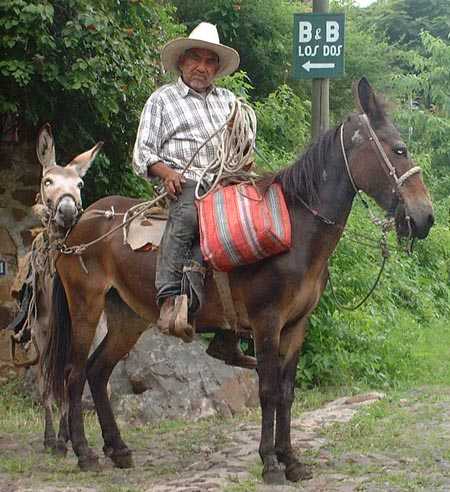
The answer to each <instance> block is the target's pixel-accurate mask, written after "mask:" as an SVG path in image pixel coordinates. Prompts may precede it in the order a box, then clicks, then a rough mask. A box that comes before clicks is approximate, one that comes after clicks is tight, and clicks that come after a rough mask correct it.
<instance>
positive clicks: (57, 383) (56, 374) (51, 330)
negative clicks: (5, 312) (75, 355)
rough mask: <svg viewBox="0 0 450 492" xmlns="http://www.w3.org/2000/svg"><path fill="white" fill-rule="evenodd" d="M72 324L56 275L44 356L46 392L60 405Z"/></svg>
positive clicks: (59, 280)
mask: <svg viewBox="0 0 450 492" xmlns="http://www.w3.org/2000/svg"><path fill="white" fill-rule="evenodd" d="M71 339H72V323H71V320H70V315H69V307H68V304H67V297H66V293H65V291H64V286H63V284H62V282H61V279H60V278H59V275H58V273H57V272H56V273H55V277H54V279H53V291H52V305H51V309H50V322H49V327H48V334H47V341H46V345H45V349H44V351H43V354H42V372H43V374H44V381H45V386H46V390H47V391H49V393H50V394H53V397H54V398H55V400H56V401H57V402H59V403H61V402H62V401H64V393H65V380H66V376H67V373H68V369H69V364H70V346H71Z"/></svg>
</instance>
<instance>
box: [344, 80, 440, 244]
mask: <svg viewBox="0 0 450 492" xmlns="http://www.w3.org/2000/svg"><path fill="white" fill-rule="evenodd" d="M354 97H355V102H356V105H357V107H358V109H359V110H360V113H361V114H360V115H358V116H353V117H351V118H350V119H349V122H348V131H346V140H347V141H348V145H349V149H351V150H350V151H349V164H350V171H351V176H352V178H353V181H354V183H355V185H356V187H357V188H358V189H361V190H363V191H364V192H365V193H367V194H368V195H369V196H371V197H372V198H373V199H374V200H375V201H376V202H377V203H378V205H380V206H381V207H382V208H383V209H384V210H388V209H389V210H390V212H391V213H392V215H393V216H394V218H395V222H396V228H397V232H398V233H399V234H400V235H404V236H408V237H410V238H414V237H417V238H419V239H423V238H425V237H427V235H428V233H429V231H430V228H431V226H432V225H433V223H434V212H433V206H432V204H431V200H430V196H429V194H428V191H427V189H426V187H425V184H424V182H423V181H422V178H421V176H420V169H419V168H418V167H416V166H415V165H414V163H413V161H412V159H411V154H410V153H409V151H408V149H407V147H406V144H405V142H404V141H403V139H402V138H401V136H400V134H399V132H398V131H397V129H396V128H395V126H394V125H393V124H392V123H390V122H389V120H388V118H387V116H386V113H385V111H384V108H383V105H382V104H381V103H380V101H379V100H378V98H377V96H376V95H375V93H374V91H373V89H372V87H371V85H370V84H369V82H368V80H367V79H366V78H364V77H363V78H362V79H361V80H360V81H359V83H358V84H357V85H356V86H355V87H354Z"/></svg>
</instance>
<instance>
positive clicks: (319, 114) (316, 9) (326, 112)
mask: <svg viewBox="0 0 450 492" xmlns="http://www.w3.org/2000/svg"><path fill="white" fill-rule="evenodd" d="M329 10H330V6H329V0H313V13H317V14H320V13H327V12H329ZM311 113H312V114H311V133H312V136H313V138H314V137H316V136H317V135H319V133H321V132H323V131H325V130H327V129H328V127H329V124H330V79H313V81H312V108H311Z"/></svg>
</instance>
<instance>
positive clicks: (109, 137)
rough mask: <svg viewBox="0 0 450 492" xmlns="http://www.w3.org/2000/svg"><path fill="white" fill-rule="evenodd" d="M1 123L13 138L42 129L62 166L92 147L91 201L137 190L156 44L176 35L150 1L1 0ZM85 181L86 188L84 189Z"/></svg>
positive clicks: (156, 78)
mask: <svg viewBox="0 0 450 492" xmlns="http://www.w3.org/2000/svg"><path fill="white" fill-rule="evenodd" d="M0 9H1V20H0V29H1V31H0V53H1V62H0V83H1V86H2V92H1V94H0V114H1V118H2V123H3V125H2V127H4V126H5V122H6V120H11V115H15V117H16V118H18V122H19V133H20V134H21V135H20V136H21V137H22V138H26V132H27V129H30V130H29V132H31V133H32V136H31V137H30V139H31V140H33V139H34V131H35V128H37V127H39V126H40V125H41V124H42V123H44V122H47V121H50V122H51V124H52V127H53V129H54V134H55V140H56V148H57V150H58V151H60V152H61V154H62V155H61V156H60V158H61V160H62V161H64V160H66V159H67V160H68V159H69V157H71V156H73V155H74V154H75V153H77V152H78V151H79V149H80V147H82V146H85V147H86V148H88V147H90V146H92V144H93V143H94V142H95V141H97V140H100V139H103V140H105V142H106V144H105V146H104V148H103V150H102V153H101V155H100V157H99V159H98V161H97V162H96V166H95V169H96V180H95V186H94V188H91V189H90V190H89V189H88V192H87V197H86V198H87V200H85V201H89V198H92V197H93V196H103V195H106V194H111V193H117V192H122V193H126V194H141V193H142V192H143V191H144V189H143V187H142V184H141V183H140V182H139V180H138V179H137V178H136V177H135V176H134V175H133V173H132V172H131V167H130V166H129V164H127V163H129V160H130V150H131V147H132V145H133V143H134V138H135V134H136V129H137V124H138V121H139V112H140V111H141V109H142V107H143V105H144V103H145V100H146V98H147V97H148V96H149V95H150V93H151V92H152V91H153V90H154V88H155V86H156V85H159V84H160V83H161V81H162V80H163V78H162V77H163V76H162V73H161V68H160V64H159V50H160V47H161V45H162V44H163V43H164V42H165V41H166V40H167V39H169V38H172V37H174V36H175V35H176V33H177V32H179V29H178V28H177V27H176V26H173V24H172V22H171V18H170V17H169V14H170V9H167V8H163V7H162V6H160V5H159V4H158V2H156V1H153V0H145V1H135V0H130V1H127V2H125V1H121V2H116V3H115V4H114V3H113V2H95V3H94V4H91V3H90V2H86V0H43V1H40V0H39V1H38V0H31V1H28V0H27V1H25V0H2V1H1V2H0ZM89 181H90V180H88V182H89Z"/></svg>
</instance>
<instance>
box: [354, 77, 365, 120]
mask: <svg viewBox="0 0 450 492" xmlns="http://www.w3.org/2000/svg"><path fill="white" fill-rule="evenodd" d="M352 94H353V99H354V101H355V105H356V108H357V109H358V113H359V114H362V113H364V109H363V108H362V106H361V101H360V100H359V94H358V84H355V83H353V84H352Z"/></svg>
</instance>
